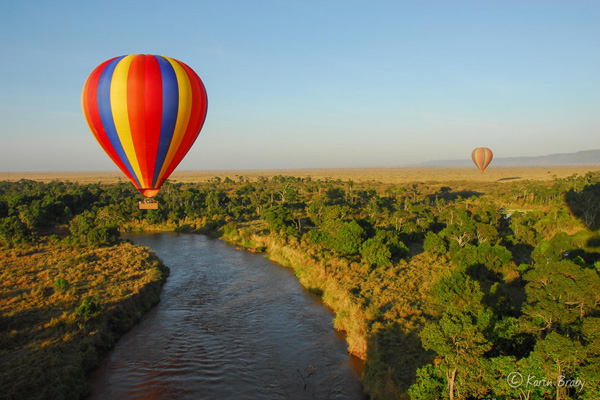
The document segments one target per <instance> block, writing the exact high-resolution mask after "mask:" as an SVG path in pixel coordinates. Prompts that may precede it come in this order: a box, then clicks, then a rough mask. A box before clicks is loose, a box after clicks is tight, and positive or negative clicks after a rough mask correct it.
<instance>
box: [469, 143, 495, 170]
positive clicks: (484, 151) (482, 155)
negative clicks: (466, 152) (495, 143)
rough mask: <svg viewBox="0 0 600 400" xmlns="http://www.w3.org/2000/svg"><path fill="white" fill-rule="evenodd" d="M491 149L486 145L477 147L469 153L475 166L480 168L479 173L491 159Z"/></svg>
mask: <svg viewBox="0 0 600 400" xmlns="http://www.w3.org/2000/svg"><path fill="white" fill-rule="evenodd" d="M492 157H493V154H492V151H491V150H490V149H488V148H487V147H478V148H476V149H475V150H473V152H472V153H471V158H472V159H473V162H474V163H475V165H477V168H479V169H480V170H481V173H483V171H484V170H485V169H486V168H487V166H488V165H489V164H490V162H491V161H492Z"/></svg>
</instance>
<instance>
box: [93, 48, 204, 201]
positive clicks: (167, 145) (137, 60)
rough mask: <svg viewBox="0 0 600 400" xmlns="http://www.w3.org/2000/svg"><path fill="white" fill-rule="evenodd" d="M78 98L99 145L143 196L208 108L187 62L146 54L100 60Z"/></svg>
mask: <svg viewBox="0 0 600 400" xmlns="http://www.w3.org/2000/svg"><path fill="white" fill-rule="evenodd" d="M81 102H82V107H83V114H84V115H85V119H86V121H87V123H88V126H89V127H90V130H91V131H92V133H93V134H94V136H95V137H96V140H97V141H98V143H99V144H100V146H102V149H103V150H104V151H105V152H106V153H107V154H108V156H109V157H110V158H111V159H112V160H113V162H114V163H115V164H116V165H117V166H118V167H119V169H120V170H121V171H123V173H124V174H125V175H126V176H127V177H128V178H129V179H130V180H131V182H132V183H133V184H134V185H135V187H136V188H137V189H138V190H139V191H140V192H141V193H142V194H143V195H144V196H146V197H152V196H154V195H156V193H157V192H158V190H159V189H160V187H161V185H162V184H163V183H164V181H165V180H166V179H167V178H168V177H169V175H171V173H172V172H173V170H174V169H175V167H177V165H178V164H179V163H180V162H181V160H182V159H183V157H184V156H185V155H186V154H187V152H188V151H189V149H190V148H191V147H192V144H194V141H195V140H196V138H197V137H198V134H199V133H200V130H201V129H202V125H203V124H204V119H205V118H206V109H207V97H206V90H205V89H204V84H203V83H202V81H201V80H200V78H199V77H198V75H196V73H195V72H194V71H193V70H192V69H191V68H190V67H188V66H187V65H185V64H184V63H182V62H181V61H177V60H175V59H173V58H169V57H164V56H155V55H146V54H134V55H127V56H121V57H115V58H112V59H110V60H107V61H105V62H103V63H102V64H100V65H99V66H98V67H96V69H94V71H93V72H92V73H91V75H90V76H89V77H88V79H87V81H86V82H85V86H84V87H83V94H82V101H81Z"/></svg>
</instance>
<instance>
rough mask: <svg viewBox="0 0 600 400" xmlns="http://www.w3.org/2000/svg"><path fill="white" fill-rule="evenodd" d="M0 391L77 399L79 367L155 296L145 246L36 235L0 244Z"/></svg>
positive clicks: (157, 276)
mask: <svg viewBox="0 0 600 400" xmlns="http://www.w3.org/2000/svg"><path fill="white" fill-rule="evenodd" d="M0 271H1V279H2V286H1V287H0V298H1V299H2V301H1V302H0V316H1V317H0V343H1V347H0V360H2V364H1V365H2V368H0V398H3V399H11V400H18V399H80V398H83V397H85V396H86V395H87V394H88V393H89V385H88V382H87V378H86V374H87V372H89V371H90V370H91V369H93V368H94V367H95V366H96V365H97V363H98V360H99V358H100V357H101V356H102V355H103V354H105V353H106V352H107V351H108V350H109V349H110V348H111V347H112V346H113V345H114V343H115V342H116V340H117V339H118V338H119V337H120V336H121V335H122V334H123V333H124V332H126V331H128V330H129V329H130V328H131V327H132V326H133V325H134V324H135V323H136V322H137V320H138V319H139V318H140V317H141V316H142V315H143V314H144V313H145V312H146V311H147V310H149V309H150V308H151V307H152V306H153V305H154V304H156V303H157V302H158V301H159V292H160V290H161V287H162V285H163V283H164V282H165V280H166V277H167V276H168V274H169V269H168V268H167V267H165V266H164V265H163V264H162V263H161V261H160V260H159V259H158V258H157V257H156V256H155V255H154V254H153V253H152V252H150V251H149V250H148V249H145V248H142V247H139V246H134V245H133V244H131V243H128V242H122V243H119V244H117V245H115V246H110V247H91V246H87V245H81V244H72V243H68V242H66V241H63V242H61V241H58V240H54V241H53V240H51V239H41V240H40V241H39V242H37V243H35V244H21V245H19V246H17V247H13V248H5V249H1V250H0Z"/></svg>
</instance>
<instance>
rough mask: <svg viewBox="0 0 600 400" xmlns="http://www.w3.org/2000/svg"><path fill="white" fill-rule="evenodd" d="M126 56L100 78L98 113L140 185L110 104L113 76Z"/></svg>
mask: <svg viewBox="0 0 600 400" xmlns="http://www.w3.org/2000/svg"><path fill="white" fill-rule="evenodd" d="M123 57H125V56H121V57H117V58H115V59H114V60H113V61H111V62H110V63H108V65H107V66H106V68H104V71H102V74H100V79H99V80H98V94H97V95H96V97H97V100H98V113H99V114H100V120H101V121H102V126H103V127H104V130H105V131H106V136H108V140H110V144H111V145H112V147H113V148H114V149H115V152H116V153H117V155H118V156H119V158H120V159H121V161H122V162H123V164H124V165H125V167H126V168H127V170H128V171H129V173H130V174H131V176H132V177H133V178H134V179H135V181H136V182H137V184H138V186H139V187H142V186H141V185H140V181H139V180H138V177H137V176H136V175H135V172H133V168H132V167H131V164H130V163H129V159H128V158H127V155H126V154H125V150H123V146H122V145H121V140H119V134H118V133H117V128H115V122H114V120H113V115H112V108H111V105H110V84H111V81H112V76H113V73H114V71H115V68H116V66H117V64H118V63H119V61H121V59H123Z"/></svg>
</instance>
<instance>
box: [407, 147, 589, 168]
mask: <svg viewBox="0 0 600 400" xmlns="http://www.w3.org/2000/svg"><path fill="white" fill-rule="evenodd" d="M573 164H600V150H584V151H578V152H577V153H560V154H550V155H547V156H539V157H507V158H495V157H494V158H493V159H492V164H491V165H494V166H498V167H509V166H544V165H573ZM419 165H423V166H442V165H443V166H457V167H458V166H466V165H473V161H472V160H471V159H470V158H469V159H463V160H434V161H427V162H424V163H421V164H419Z"/></svg>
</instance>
